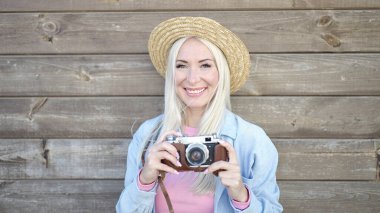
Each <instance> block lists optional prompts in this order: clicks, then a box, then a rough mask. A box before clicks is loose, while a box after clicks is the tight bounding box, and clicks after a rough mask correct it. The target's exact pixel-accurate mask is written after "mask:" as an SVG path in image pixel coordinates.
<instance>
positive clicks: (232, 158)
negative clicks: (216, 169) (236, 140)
mask: <svg viewBox="0 0 380 213" xmlns="http://www.w3.org/2000/svg"><path fill="white" fill-rule="evenodd" d="M219 144H220V145H222V146H223V147H224V148H226V150H227V153H228V158H229V162H230V163H233V164H237V163H238V160H237V156H236V152H235V149H234V147H233V146H232V144H230V143H228V142H226V141H223V140H220V141H219Z"/></svg>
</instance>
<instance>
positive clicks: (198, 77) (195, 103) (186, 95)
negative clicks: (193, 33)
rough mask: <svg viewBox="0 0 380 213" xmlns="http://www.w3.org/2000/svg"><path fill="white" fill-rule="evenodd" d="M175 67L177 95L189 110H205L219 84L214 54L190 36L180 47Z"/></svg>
mask: <svg viewBox="0 0 380 213" xmlns="http://www.w3.org/2000/svg"><path fill="white" fill-rule="evenodd" d="M175 67H176V69H175V75H174V76H175V84H176V93H177V95H178V96H179V98H180V99H181V100H182V101H183V103H184V104H185V105H186V106H187V110H198V111H199V110H201V111H204V110H205V108H206V106H207V104H208V103H209V102H210V101H211V99H212V97H213V96H214V94H215V91H216V89H217V86H218V80H219V73H218V69H217V66H216V62H215V59H214V56H213V55H212V53H211V52H210V50H209V49H208V48H207V46H206V45H204V44H203V43H202V42H201V41H199V40H198V39H196V38H189V39H188V40H187V41H185V43H183V45H182V46H181V48H180V49H179V52H178V55H177V59H176V62H175Z"/></svg>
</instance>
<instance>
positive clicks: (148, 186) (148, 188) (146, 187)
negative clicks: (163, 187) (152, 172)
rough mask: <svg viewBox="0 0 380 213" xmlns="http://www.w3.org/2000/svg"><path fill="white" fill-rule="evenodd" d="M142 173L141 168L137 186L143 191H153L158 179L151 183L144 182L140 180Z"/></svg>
mask: <svg viewBox="0 0 380 213" xmlns="http://www.w3.org/2000/svg"><path fill="white" fill-rule="evenodd" d="M140 175H141V169H140V172H139V176H138V177H137V187H138V188H139V189H140V190H141V191H145V192H149V191H152V189H153V188H154V187H155V186H156V184H157V181H154V182H152V183H150V184H142V183H141V181H140Z"/></svg>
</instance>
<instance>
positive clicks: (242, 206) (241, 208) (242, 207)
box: [232, 185, 251, 210]
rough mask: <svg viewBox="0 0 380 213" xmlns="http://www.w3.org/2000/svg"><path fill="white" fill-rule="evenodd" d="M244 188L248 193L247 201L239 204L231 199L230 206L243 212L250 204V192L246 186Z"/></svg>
mask: <svg viewBox="0 0 380 213" xmlns="http://www.w3.org/2000/svg"><path fill="white" fill-rule="evenodd" d="M244 186H245V188H246V190H247V191H248V200H247V201H246V202H239V201H236V200H234V199H232V205H233V206H234V207H235V208H237V209H239V210H244V209H246V208H248V207H249V204H251V191H250V190H249V189H248V188H247V186H246V185H244Z"/></svg>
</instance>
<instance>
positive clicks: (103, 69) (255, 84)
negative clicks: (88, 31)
mask: <svg viewBox="0 0 380 213" xmlns="http://www.w3.org/2000/svg"><path fill="white" fill-rule="evenodd" d="M379 58H380V55H379V54H306V55H304V54H255V55H251V61H252V67H251V74H250V77H249V79H248V81H247V82H246V84H245V85H244V86H243V88H242V89H241V90H240V91H238V92H237V93H236V94H235V95H282V96H284V95H337V96H339V95H380V61H379ZM147 82H149V85H147V84H146V83H147ZM0 85H1V86H0V95H1V96H37V97H38V96H115V95H117V96H118V95H123V96H124V95H127V96H131V95H134V96H136V95H143V96H147V95H163V88H164V80H163V78H162V77H161V76H160V75H158V74H157V72H155V69H154V67H153V65H152V64H151V62H150V59H149V56H148V55H81V56H71V55H60V56H41V55H40V56H0ZM20 85H22V86H20Z"/></svg>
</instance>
